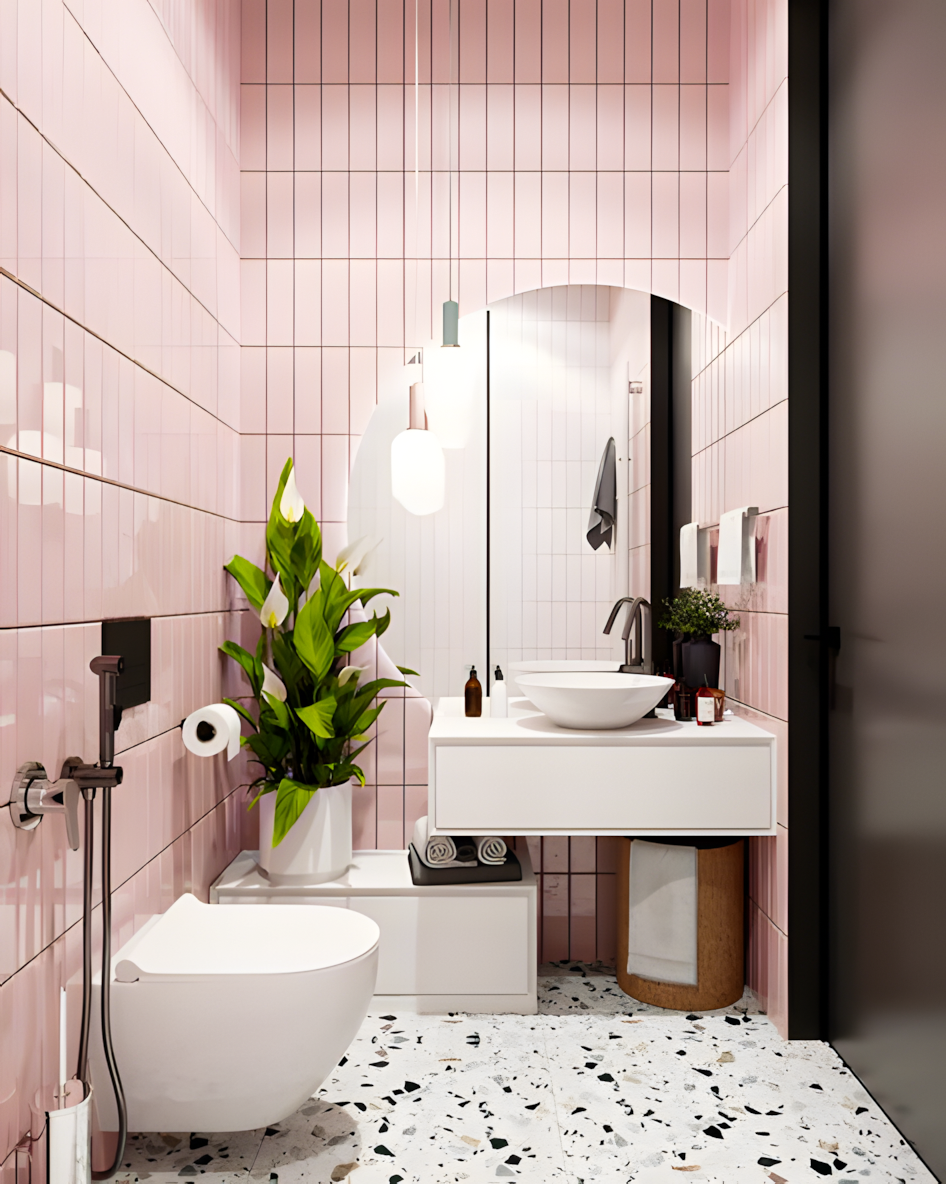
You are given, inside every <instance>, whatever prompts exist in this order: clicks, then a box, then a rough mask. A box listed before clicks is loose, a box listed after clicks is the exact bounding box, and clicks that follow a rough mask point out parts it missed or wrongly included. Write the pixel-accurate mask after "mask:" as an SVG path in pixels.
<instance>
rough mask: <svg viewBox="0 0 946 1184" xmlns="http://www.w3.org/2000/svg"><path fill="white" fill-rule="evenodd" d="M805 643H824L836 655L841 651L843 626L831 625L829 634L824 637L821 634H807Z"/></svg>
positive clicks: (828, 630)
mask: <svg viewBox="0 0 946 1184" xmlns="http://www.w3.org/2000/svg"><path fill="white" fill-rule="evenodd" d="M804 637H805V641H823V642H824V643H825V645H826V646H827V647H828V649H829V650H832V651H833V652H834V653H836V654H837V653H840V651H841V626H840V625H829V626H828V629H827V634H826V635H824V636H822V634H820V633H806V634H805V635H804Z"/></svg>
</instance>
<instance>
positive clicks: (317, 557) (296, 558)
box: [289, 508, 322, 591]
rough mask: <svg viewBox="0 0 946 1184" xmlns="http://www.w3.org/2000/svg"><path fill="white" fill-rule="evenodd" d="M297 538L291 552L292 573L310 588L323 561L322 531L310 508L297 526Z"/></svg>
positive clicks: (303, 585)
mask: <svg viewBox="0 0 946 1184" xmlns="http://www.w3.org/2000/svg"><path fill="white" fill-rule="evenodd" d="M295 533H296V538H295V541H294V542H293V544H292V549H291V551H290V552H289V562H290V565H291V567H292V574H293V575H294V576H295V578H296V579H297V580H298V581H299V584H300V586H301V587H302V588H303V590H306V591H307V590H308V587H309V585H310V584H311V583H312V580H313V577H314V576H315V573H316V572H317V571H318V570H319V565H320V564H321V562H322V532H321V531H320V530H319V527H318V523H317V522H316V521H315V519H314V518H313V517H312V515H311V514H310V513H309V510H308V508H307V509H306V511H305V513H304V514H303V515H302V520H301V521H300V522H299V523H297V525H296V527H295Z"/></svg>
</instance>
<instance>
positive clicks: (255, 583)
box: [223, 555, 273, 612]
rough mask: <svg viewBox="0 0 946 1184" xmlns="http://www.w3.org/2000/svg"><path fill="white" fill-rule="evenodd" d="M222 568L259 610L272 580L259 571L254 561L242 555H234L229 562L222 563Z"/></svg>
mask: <svg viewBox="0 0 946 1184" xmlns="http://www.w3.org/2000/svg"><path fill="white" fill-rule="evenodd" d="M223 570H224V571H228V572H229V573H230V575H231V576H233V578H234V579H235V580H236V582H237V583H238V584H239V585H240V587H241V588H242V589H243V595H244V596H245V597H246V599H247V600H248V601H249V602H250V604H252V606H253V607H254V608H255V609H256V611H257V612H259V610H260V609H261V608H262V607H263V601H264V600H265V599H266V596H267V594H268V593H269V590H270V588H271V587H272V583H273V582H272V580H270V579H269V578H268V577H267V575H266V573H265V572H264V571H260V569H259V568H258V567H257V566H256V564H255V563H250V561H249V560H248V559H244V558H243V556H242V555H234V556H233V558H232V559H231V560H230V562H229V563H225V564H224V566H223Z"/></svg>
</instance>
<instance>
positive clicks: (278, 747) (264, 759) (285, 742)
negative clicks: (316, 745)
mask: <svg viewBox="0 0 946 1184" xmlns="http://www.w3.org/2000/svg"><path fill="white" fill-rule="evenodd" d="M244 739H245V741H246V747H247V748H249V749H251V750H252V751H253V753H254V754H255V756H256V757H257V758H258V759H259V763H260V764H261V765H262V766H263V768H264V769H276V768H278V767H279V766H280V765H281V764H282V762H283V761H284V760H285V759H286V757H287V756H288V755H289V751H290V749H291V747H292V745H291V743H290V740H289V737H288V736H283V735H277V734H274V733H273V732H257V733H256V735H255V736H246V737H244Z"/></svg>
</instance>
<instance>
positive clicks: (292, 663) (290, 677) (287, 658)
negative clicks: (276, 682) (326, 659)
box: [273, 630, 310, 693]
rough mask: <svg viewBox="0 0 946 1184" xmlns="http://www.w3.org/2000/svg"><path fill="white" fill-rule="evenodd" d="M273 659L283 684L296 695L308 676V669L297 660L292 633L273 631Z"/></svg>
mask: <svg viewBox="0 0 946 1184" xmlns="http://www.w3.org/2000/svg"><path fill="white" fill-rule="evenodd" d="M273 659H274V661H275V663H276V670H277V671H278V672H279V674H280V675H281V676H282V680H283V682H284V683H285V684H286V686H287V687H288V688H289V690H291V691H296V692H297V693H298V691H299V689H300V684H302V683H304V682H305V681H306V680H307V679H308V678H309V677H310V675H309V671H308V668H307V667H306V665H305V664H304V663H303V662H301V661H300V660H299V655H298V654H297V653H296V651H295V647H294V644H293V634H292V633H280V632H279V631H278V630H274V632H273Z"/></svg>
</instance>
